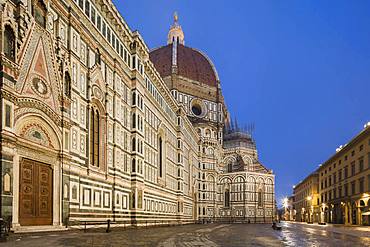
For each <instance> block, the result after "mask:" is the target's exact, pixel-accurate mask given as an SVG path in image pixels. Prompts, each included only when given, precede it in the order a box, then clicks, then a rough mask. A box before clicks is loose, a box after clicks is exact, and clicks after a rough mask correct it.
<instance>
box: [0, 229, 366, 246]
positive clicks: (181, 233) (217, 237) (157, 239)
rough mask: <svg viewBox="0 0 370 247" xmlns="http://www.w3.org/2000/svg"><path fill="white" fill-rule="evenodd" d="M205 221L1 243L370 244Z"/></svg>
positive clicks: (356, 237) (360, 233) (341, 232)
mask: <svg viewBox="0 0 370 247" xmlns="http://www.w3.org/2000/svg"><path fill="white" fill-rule="evenodd" d="M282 226H283V230H282V231H274V230H272V228H271V226H270V225H269V224H206V225H185V226H173V227H151V228H137V229H135V228H127V229H113V230H112V231H111V232H110V233H105V232H104V230H103V229H98V230H92V229H90V230H88V232H87V233H84V232H82V231H64V232H53V233H33V234H13V235H11V236H10V237H9V239H8V241H7V242H5V243H0V246H1V247H2V246H4V247H7V246H16V247H18V246H25V247H33V246H37V247H38V246H40V247H49V246H68V247H88V246H91V247H92V246H94V247H98V246H99V247H100V246H102V247H103V246H104V247H113V246H158V247H172V246H181V247H183V246H207V247H214V246H233V247H234V246H235V247H237V246H335V247H338V246H351V247H354V246H370V232H369V231H367V230H366V229H368V228H363V230H360V229H356V228H351V227H346V228H344V227H332V226H319V225H307V224H299V223H282Z"/></svg>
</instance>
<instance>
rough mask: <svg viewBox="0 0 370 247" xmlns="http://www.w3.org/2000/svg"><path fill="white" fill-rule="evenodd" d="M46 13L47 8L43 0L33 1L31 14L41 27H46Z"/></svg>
mask: <svg viewBox="0 0 370 247" xmlns="http://www.w3.org/2000/svg"><path fill="white" fill-rule="evenodd" d="M46 13H47V10H46V6H45V4H44V1H42V0H38V1H35V2H34V3H33V5H32V15H33V17H34V18H35V21H36V22H37V23H38V24H39V25H40V26H42V27H43V28H45V27H46Z"/></svg>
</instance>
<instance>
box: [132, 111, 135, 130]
mask: <svg viewBox="0 0 370 247" xmlns="http://www.w3.org/2000/svg"><path fill="white" fill-rule="evenodd" d="M132 128H133V129H135V128H136V114H135V113H134V114H132Z"/></svg>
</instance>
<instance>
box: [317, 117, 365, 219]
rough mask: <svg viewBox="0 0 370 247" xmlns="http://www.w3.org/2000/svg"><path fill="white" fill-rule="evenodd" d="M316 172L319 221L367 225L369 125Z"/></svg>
mask: <svg viewBox="0 0 370 247" xmlns="http://www.w3.org/2000/svg"><path fill="white" fill-rule="evenodd" d="M317 172H318V173H319V183H320V202H321V204H320V211H321V218H322V221H324V222H328V223H336V224H347V225H370V221H369V220H370V124H367V125H365V128H364V130H363V131H361V132H360V133H359V134H358V135H357V136H356V137H354V138H353V139H352V140H350V141H349V142H348V143H347V144H346V145H344V146H341V147H339V148H337V150H336V153H335V154H334V155H333V156H332V157H330V158H329V159H328V160H327V161H326V162H325V163H323V164H322V165H321V166H320V168H319V169H318V170H317Z"/></svg>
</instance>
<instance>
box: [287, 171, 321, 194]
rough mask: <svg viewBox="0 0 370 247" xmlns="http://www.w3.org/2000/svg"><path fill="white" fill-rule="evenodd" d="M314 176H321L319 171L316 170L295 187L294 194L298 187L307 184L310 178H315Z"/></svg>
mask: <svg viewBox="0 0 370 247" xmlns="http://www.w3.org/2000/svg"><path fill="white" fill-rule="evenodd" d="M314 176H319V172H318V170H315V171H313V172H311V173H310V174H309V175H308V176H307V177H305V178H304V179H303V180H302V181H300V182H299V183H298V184H296V185H294V188H293V192H294V190H295V189H296V188H297V187H298V186H300V185H302V184H303V183H305V182H307V180H308V179H309V178H311V177H314ZM293 194H294V193H293Z"/></svg>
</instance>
